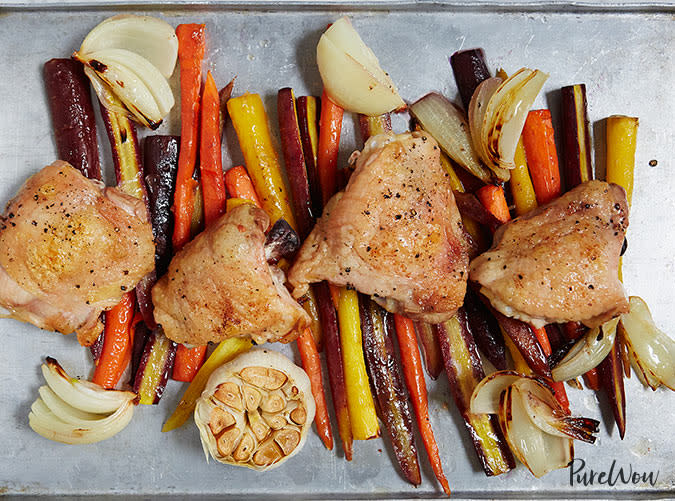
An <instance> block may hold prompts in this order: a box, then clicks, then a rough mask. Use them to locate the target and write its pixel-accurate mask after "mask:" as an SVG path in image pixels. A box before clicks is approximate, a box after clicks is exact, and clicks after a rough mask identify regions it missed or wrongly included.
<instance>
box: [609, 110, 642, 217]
mask: <svg viewBox="0 0 675 501" xmlns="http://www.w3.org/2000/svg"><path fill="white" fill-rule="evenodd" d="M638 124H639V121H638V119H637V118H635V117H627V116H623V115H613V116H611V117H609V118H608V119H607V182H608V183H616V184H618V185H619V186H622V187H623V189H624V190H626V196H627V197H628V203H629V204H630V203H631V199H632V198H633V171H634V170H635V148H636V142H637V131H638Z"/></svg>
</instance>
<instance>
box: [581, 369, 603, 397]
mask: <svg viewBox="0 0 675 501" xmlns="http://www.w3.org/2000/svg"><path fill="white" fill-rule="evenodd" d="M584 382H585V383H586V386H587V387H588V388H590V389H591V390H595V391H597V390H599V389H600V374H598V369H597V368H595V367H594V368H593V369H591V370H590V371H588V372H586V374H584Z"/></svg>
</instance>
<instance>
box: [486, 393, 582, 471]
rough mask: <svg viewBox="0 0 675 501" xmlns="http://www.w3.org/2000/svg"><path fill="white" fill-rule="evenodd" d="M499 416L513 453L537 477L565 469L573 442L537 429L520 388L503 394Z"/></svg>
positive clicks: (572, 450)
mask: <svg viewBox="0 0 675 501" xmlns="http://www.w3.org/2000/svg"><path fill="white" fill-rule="evenodd" d="M497 416H498V418H499V423H500V425H501V426H502V429H503V431H504V436H505V437H506V441H507V442H508V444H509V447H511V450H512V451H513V454H514V455H515V456H516V457H517V458H518V459H519V460H520V462H521V463H523V464H524V465H525V466H527V468H528V469H529V470H530V471H531V472H532V474H533V475H534V476H535V477H537V478H539V477H542V476H543V475H545V474H546V473H548V472H550V471H553V470H558V469H560V468H565V467H567V465H568V464H569V463H570V461H571V460H572V459H573V457H574V446H573V444H572V440H571V439H568V438H561V437H557V436H554V435H551V434H548V433H545V432H543V431H542V430H541V429H540V428H539V427H537V426H536V425H535V424H534V423H533V422H532V420H531V419H530V418H529V415H528V413H527V409H526V407H525V405H524V404H523V395H522V392H521V390H519V389H518V386H516V385H511V386H509V387H508V388H506V390H505V391H504V392H503V393H502V395H501V398H500V402H499V413H498V414H497Z"/></svg>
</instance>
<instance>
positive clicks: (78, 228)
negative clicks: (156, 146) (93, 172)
mask: <svg viewBox="0 0 675 501" xmlns="http://www.w3.org/2000/svg"><path fill="white" fill-rule="evenodd" d="M1 219H2V225H1V226H0V230H1V231H0V267H1V268H0V305H1V306H2V307H4V308H6V309H7V310H9V312H10V313H9V314H8V315H7V316H9V317H11V318H15V319H17V320H22V321H24V322H30V323H32V324H34V325H36V326H38V327H40V328H43V329H47V330H53V331H58V332H62V333H63V334H70V333H71V332H73V331H75V332H77V337H78V340H79V341H80V343H81V344H83V345H90V344H91V343H93V342H94V341H95V340H96V338H97V337H98V335H99V334H100V332H101V329H102V324H101V322H100V320H99V316H100V314H101V312H102V311H103V310H106V309H109V308H112V307H113V306H114V305H116V304H117V303H118V302H119V301H120V299H121V298H122V295H123V294H124V292H125V291H129V290H132V289H133V288H134V287H135V286H136V284H137V283H138V281H139V280H140V279H141V278H142V277H143V276H144V275H145V274H147V273H148V272H149V271H151V270H152V269H153V267H154V244H153V239H152V229H151V227H150V224H149V223H148V222H147V215H146V212H145V207H144V205H143V203H142V202H141V201H139V200H137V199H135V198H132V197H129V196H127V195H125V194H124V193H122V192H120V191H118V190H117V189H115V188H104V187H103V186H102V185H101V184H100V183H98V182H96V181H92V180H89V179H87V178H85V177H84V176H83V175H82V174H80V172H79V171H77V170H76V169H75V168H73V167H72V166H71V165H70V164H68V163H66V162H63V161H60V160H59V161H56V162H54V163H53V164H51V165H48V166H47V167H45V168H44V169H42V170H41V171H40V172H38V173H37V174H35V175H34V176H32V177H30V178H29V179H28V180H27V181H26V183H25V184H24V185H23V187H22V188H21V189H20V190H19V192H18V193H17V195H16V196H15V197H14V198H13V199H12V200H11V201H10V202H9V203H8V205H7V208H6V209H5V212H4V214H3V215H2V218H1Z"/></svg>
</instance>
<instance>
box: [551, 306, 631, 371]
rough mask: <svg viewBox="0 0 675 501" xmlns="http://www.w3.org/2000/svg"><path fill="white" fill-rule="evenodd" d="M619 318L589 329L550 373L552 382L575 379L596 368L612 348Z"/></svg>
mask: <svg viewBox="0 0 675 501" xmlns="http://www.w3.org/2000/svg"><path fill="white" fill-rule="evenodd" d="M618 323H619V317H616V318H613V319H611V320H608V321H607V322H605V323H604V324H602V325H601V326H599V327H595V328H593V329H590V330H589V331H588V332H587V333H586V335H585V336H584V337H583V338H581V339H580V340H579V341H577V342H576V343H575V345H574V346H572V348H571V349H570V351H569V352H568V353H567V355H565V357H564V358H563V359H562V360H561V361H560V363H559V364H558V365H556V366H555V368H554V369H553V370H552V371H551V375H552V376H553V380H554V381H568V380H570V379H575V378H577V377H579V376H581V375H582V374H585V373H586V372H587V371H589V370H591V369H593V368H595V367H597V366H598V365H599V364H600V362H602V361H603V360H604V359H605V357H606V356H607V354H608V353H609V352H610V350H611V349H612V346H614V339H615V338H616V328H617V325H618Z"/></svg>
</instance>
